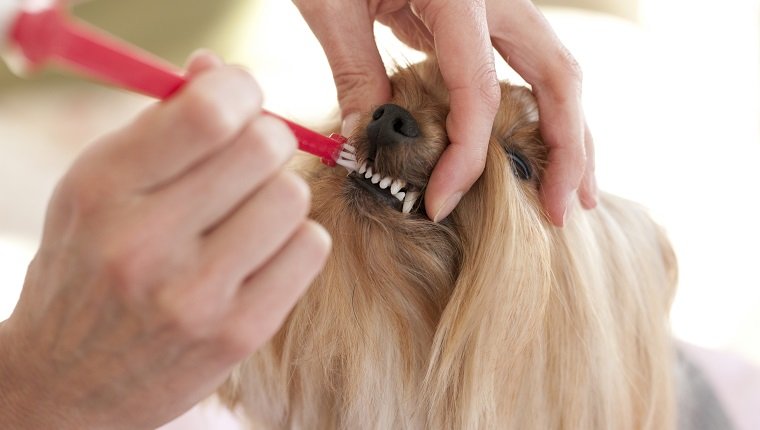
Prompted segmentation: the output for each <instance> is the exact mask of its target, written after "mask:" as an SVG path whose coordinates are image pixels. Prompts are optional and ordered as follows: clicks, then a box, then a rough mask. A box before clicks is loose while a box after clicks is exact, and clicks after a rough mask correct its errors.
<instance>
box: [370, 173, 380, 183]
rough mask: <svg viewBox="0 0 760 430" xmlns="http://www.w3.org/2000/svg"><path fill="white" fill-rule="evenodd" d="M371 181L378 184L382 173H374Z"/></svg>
mask: <svg viewBox="0 0 760 430" xmlns="http://www.w3.org/2000/svg"><path fill="white" fill-rule="evenodd" d="M371 181H372V183H373V184H376V183H378V182H380V174H379V173H375V174H374V175H372V179H371Z"/></svg>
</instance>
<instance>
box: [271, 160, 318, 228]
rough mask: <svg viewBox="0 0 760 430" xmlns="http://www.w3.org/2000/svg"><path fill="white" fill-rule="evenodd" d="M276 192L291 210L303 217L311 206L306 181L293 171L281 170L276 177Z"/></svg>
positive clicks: (309, 190) (309, 191)
mask: <svg viewBox="0 0 760 430" xmlns="http://www.w3.org/2000/svg"><path fill="white" fill-rule="evenodd" d="M275 186H276V188H277V194H278V195H279V196H280V199H281V200H282V201H283V202H285V203H286V204H288V205H289V206H290V208H291V210H292V211H293V212H294V213H296V214H298V215H300V217H301V218H303V217H305V216H306V214H308V212H309V208H310V206H311V189H309V186H308V184H306V181H304V180H303V178H301V177H300V176H298V175H297V174H295V173H293V172H288V171H285V172H282V173H281V174H280V175H279V176H278V177H277V179H276V184H275Z"/></svg>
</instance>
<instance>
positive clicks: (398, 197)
mask: <svg viewBox="0 0 760 430" xmlns="http://www.w3.org/2000/svg"><path fill="white" fill-rule="evenodd" d="M404 195H405V193H404V192H403V191H402V192H398V193H396V194H394V195H393V197H395V198H397V199H399V201H402V202H403V201H404Z"/></svg>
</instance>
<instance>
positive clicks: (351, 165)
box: [336, 158, 359, 173]
mask: <svg viewBox="0 0 760 430" xmlns="http://www.w3.org/2000/svg"><path fill="white" fill-rule="evenodd" d="M336 163H337V164H338V165H341V166H343V167H345V168H346V169H348V171H349V173H350V172H355V171H356V169H358V168H359V166H358V165H357V164H356V161H352V160H344V159H342V158H341V159H338V161H336Z"/></svg>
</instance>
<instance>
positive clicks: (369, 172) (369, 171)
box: [364, 166, 372, 179]
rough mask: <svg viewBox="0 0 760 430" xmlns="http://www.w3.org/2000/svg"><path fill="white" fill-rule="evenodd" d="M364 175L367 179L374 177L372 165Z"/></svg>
mask: <svg viewBox="0 0 760 430" xmlns="http://www.w3.org/2000/svg"><path fill="white" fill-rule="evenodd" d="M364 177H365V178H366V179H369V178H371V177H372V166H369V167H367V172H366V173H365V174H364Z"/></svg>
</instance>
